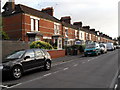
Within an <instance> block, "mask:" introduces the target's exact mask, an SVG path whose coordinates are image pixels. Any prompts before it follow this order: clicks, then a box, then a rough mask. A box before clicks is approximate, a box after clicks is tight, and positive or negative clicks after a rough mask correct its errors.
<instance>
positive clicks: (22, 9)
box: [2, 4, 61, 23]
mask: <svg viewBox="0 0 120 90" xmlns="http://www.w3.org/2000/svg"><path fill="white" fill-rule="evenodd" d="M4 7H5V6H4ZM16 13H26V14H30V15H33V16H37V17H39V18H44V19H47V20H51V21H54V22H57V23H61V22H60V20H59V19H57V18H55V17H54V16H51V15H49V14H47V13H43V12H42V11H40V10H37V9H33V8H31V7H28V6H25V5H22V4H17V5H15V12H14V14H16ZM2 14H3V16H10V15H13V13H11V14H9V15H8V14H6V13H5V12H3V13H2Z"/></svg>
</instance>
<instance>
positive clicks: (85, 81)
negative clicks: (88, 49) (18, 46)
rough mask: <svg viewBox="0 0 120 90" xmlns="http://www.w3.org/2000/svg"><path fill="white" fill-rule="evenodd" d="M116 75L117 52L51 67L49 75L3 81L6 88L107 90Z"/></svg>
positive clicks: (33, 74)
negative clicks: (101, 89) (93, 89)
mask: <svg viewBox="0 0 120 90" xmlns="http://www.w3.org/2000/svg"><path fill="white" fill-rule="evenodd" d="M117 72H118V50H115V51H109V52H108V53H106V54H102V55H99V56H92V57H78V58H74V59H71V60H67V61H65V62H59V63H54V64H53V65H52V68H51V70H50V71H43V70H41V69H39V70H35V71H32V72H28V73H26V74H25V75H24V76H23V77H22V78H21V79H19V80H11V81H6V80H5V81H3V85H4V86H7V87H8V88H109V87H111V86H113V84H114V82H115V77H116V73H117Z"/></svg>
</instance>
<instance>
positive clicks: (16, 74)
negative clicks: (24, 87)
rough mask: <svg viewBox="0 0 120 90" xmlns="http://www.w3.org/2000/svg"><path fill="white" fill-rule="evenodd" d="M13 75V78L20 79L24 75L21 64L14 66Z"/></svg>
mask: <svg viewBox="0 0 120 90" xmlns="http://www.w3.org/2000/svg"><path fill="white" fill-rule="evenodd" d="M12 77H13V79H19V78H21V77H22V68H21V67H20V66H15V67H13V69H12Z"/></svg>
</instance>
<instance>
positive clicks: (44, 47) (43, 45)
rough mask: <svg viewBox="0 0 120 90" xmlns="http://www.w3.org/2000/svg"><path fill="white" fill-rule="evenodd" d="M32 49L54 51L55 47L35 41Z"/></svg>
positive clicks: (31, 45) (31, 46)
mask: <svg viewBox="0 0 120 90" xmlns="http://www.w3.org/2000/svg"><path fill="white" fill-rule="evenodd" d="M30 48H40V49H53V47H52V46H51V45H50V44H49V43H47V42H44V41H34V42H32V43H31V44H30Z"/></svg>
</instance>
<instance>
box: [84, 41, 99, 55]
mask: <svg viewBox="0 0 120 90" xmlns="http://www.w3.org/2000/svg"><path fill="white" fill-rule="evenodd" d="M99 54H101V52H100V46H99V44H98V43H93V44H87V45H86V47H85V50H84V55H85V56H88V55H99Z"/></svg>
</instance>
